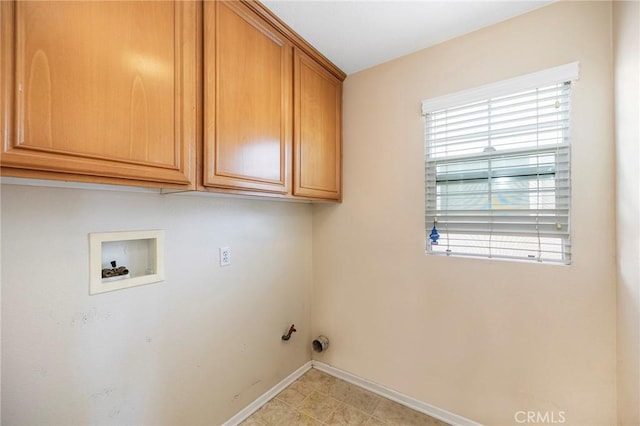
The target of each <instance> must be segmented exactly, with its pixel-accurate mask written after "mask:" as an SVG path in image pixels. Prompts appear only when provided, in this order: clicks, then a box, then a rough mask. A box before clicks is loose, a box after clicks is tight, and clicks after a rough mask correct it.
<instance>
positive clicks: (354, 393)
mask: <svg viewBox="0 0 640 426" xmlns="http://www.w3.org/2000/svg"><path fill="white" fill-rule="evenodd" d="M381 399H382V398H380V397H379V396H377V395H375V394H374V393H371V392H369V391H367V390H364V389H362V388H359V387H357V386H352V388H351V389H350V391H349V393H348V394H347V396H346V397H345V398H344V399H343V401H344V402H345V403H347V404H349V405H352V406H354V407H356V408H357V409H359V410H361V411H364V412H365V413H368V414H372V413H373V411H374V410H375V409H376V407H377V406H378V403H380V400H381Z"/></svg>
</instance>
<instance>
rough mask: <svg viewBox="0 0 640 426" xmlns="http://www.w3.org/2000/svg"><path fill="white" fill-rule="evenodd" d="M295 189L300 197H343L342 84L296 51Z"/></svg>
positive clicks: (336, 198)
mask: <svg viewBox="0 0 640 426" xmlns="http://www.w3.org/2000/svg"><path fill="white" fill-rule="evenodd" d="M294 65H295V66H294V94H295V95H294V111H295V117H294V189H293V194H294V195H297V196H304V197H313V198H322V199H328V200H340V199H341V196H342V182H341V179H342V124H341V120H342V81H341V80H340V79H338V78H337V77H336V76H335V75H333V74H332V73H330V72H328V71H327V70H326V69H325V68H324V67H322V66H320V64H318V63H317V62H316V61H315V60H314V59H312V58H311V57H309V56H308V55H306V54H305V53H304V52H302V51H300V50H298V49H296V51H295V59H294Z"/></svg>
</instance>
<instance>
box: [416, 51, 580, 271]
mask: <svg viewBox="0 0 640 426" xmlns="http://www.w3.org/2000/svg"><path fill="white" fill-rule="evenodd" d="M578 78H579V63H578V62H573V63H569V64H565V65H561V66H558V67H554V68H549V69H546V70H542V71H538V72H535V73H531V74H527V75H524V76H520V77H515V78H512V79H508V80H503V81H499V82H497V83H492V84H488V85H484V86H481V87H477V88H473V89H470V90H465V91H462V92H456V93H452V94H449V95H444V96H439V97H435V98H430V99H426V100H424V101H423V102H422V113H423V117H424V125H425V136H424V143H425V186H426V187H425V205H424V208H425V230H426V252H427V254H429V255H446V256H455V257H467V256H472V257H480V258H492V259H509V260H521V261H525V262H531V261H532V260H536V261H537V262H542V263H551V264H565V265H567V264H570V263H571V250H570V248H571V242H570V241H571V230H570V227H569V221H570V215H571V206H570V204H571V202H570V188H571V183H570V162H571V148H570V145H571V144H570V143H569V141H568V138H566V144H565V143H554V144H550V145H548V146H544V147H541V146H538V145H536V148H530V149H523V148H519V149H515V150H513V153H514V154H516V155H520V156H521V158H524V159H527V157H526V154H527V152H530V153H531V154H530V155H532V156H536V155H541V154H540V153H543V152H551V153H553V152H555V157H554V158H555V160H554V161H555V162H556V163H558V161H560V160H559V159H562V161H566V170H565V169H560V168H559V167H558V166H557V164H555V166H554V167H551V166H549V168H547V170H551V169H552V168H553V170H552V172H551V173H553V176H554V182H555V181H556V179H559V178H557V177H556V174H557V173H563V174H562V176H565V175H564V173H565V172H566V177H567V183H566V185H567V190H568V193H567V195H566V197H567V206H566V209H565V210H566V227H567V229H566V232H565V234H566V235H567V237H566V239H562V242H561V244H560V246H561V247H562V256H561V259H553V258H542V257H541V255H540V254H541V253H542V251H541V249H539V250H538V256H536V257H535V258H532V257H531V255H526V253H525V254H524V255H522V256H511V255H500V254H497V255H492V250H493V249H492V248H491V247H493V246H492V245H491V242H489V248H487V250H488V252H489V254H488V255H487V254H466V253H451V252H443V251H441V250H440V251H434V250H432V246H431V239H430V238H429V234H430V232H431V231H432V227H436V226H437V223H436V220H437V217H438V216H437V215H436V213H437V211H438V210H437V208H435V210H434V208H433V207H431V210H429V208H430V205H429V203H430V202H431V203H433V202H434V200H437V199H438V195H433V196H432V198H430V197H429V196H430V193H428V192H427V191H437V188H438V186H437V177H436V176H435V174H436V173H437V172H436V170H435V169H433V170H429V168H430V167H431V168H433V164H434V163H435V164H436V165H437V164H438V163H440V164H447V163H449V164H453V163H454V162H455V161H456V159H461V161H462V162H464V161H469V164H471V162H473V161H476V160H477V161H487V164H489V162H491V161H493V160H495V159H498V158H502V159H503V160H504V161H505V164H506V162H508V158H509V154H510V152H509V150H506V151H500V152H496V151H495V149H494V150H489V151H483V152H481V153H472V154H465V155H461V156H458V158H456V157H455V156H454V157H453V159H452V157H449V158H447V157H446V156H439V159H438V158H436V159H433V158H430V148H431V147H430V145H429V143H430V141H429V132H430V127H429V120H430V114H432V113H437V112H442V111H444V110H448V109H451V108H456V107H460V108H462V107H465V106H468V105H471V104H474V103H480V102H488V103H489V102H490V101H491V100H493V99H495V98H500V97H505V96H510V95H514V94H518V93H521V92H526V91H534V90H535V91H537V90H539V89H541V88H545V87H547V86H553V85H561V84H563V83H565V82H569V83H572V82H574V81H577V80H578ZM560 87H561V88H562V90H564V87H562V86H560ZM554 90H561V89H560V88H558V89H554ZM536 93H537V92H536ZM569 96H570V94H569V95H568V97H569ZM536 114H539V112H538V111H536ZM566 114H567V120H568V123H569V124H568V125H567V130H566V131H567V132H568V131H569V129H570V122H571V117H570V109H569V108H568V105H567V109H566ZM488 117H489V116H488ZM536 117H538V115H536ZM487 119H488V120H490V119H489V118H487ZM489 135H492V133H491V131H490V130H489ZM490 137H491V136H489V138H490ZM560 139H563V138H560ZM563 140H565V139H563ZM488 146H489V147H490V146H491V144H489V145H488ZM485 149H486V148H485ZM560 151H562V153H560ZM430 163H431V164H430ZM436 167H437V166H436ZM512 168H513V169H515V166H514V167H512ZM525 168H526V167H525ZM505 170H507V171H505V172H504V173H506V175H504V176H497V177H492V175H491V173H492V170H491V168H490V167H489V166H487V169H486V171H484V173H485V175H486V176H487V177H486V178H485V179H484V182H486V184H487V185H491V184H493V183H494V182H492V179H496V178H500V177H505V178H508V177H511V178H514V176H513V175H511V176H509V173H508V166H507V167H506V169H505ZM429 173H432V174H434V176H433V177H432V179H431V183H429V179H430V178H429ZM447 173H449V172H447ZM476 173H477V174H478V175H477V176H480V174H482V173H483V170H481V169H477V170H476ZM541 175H542V174H541V173H540V169H539V168H538V172H537V175H535V176H534V178H535V179H537V180H536V182H540V181H541ZM468 179H469V178H467V181H468ZM477 179H478V181H477V183H479V184H482V183H483V179H482V177H479V178H477ZM526 179H527V176H524V179H523V181H526ZM460 182H461V184H462V185H464V180H463V179H460ZM429 185H432V186H433V185H435V186H434V187H431V188H430V187H429ZM447 185H448V182H447ZM538 185H539V183H538ZM556 185H557V184H555V183H554V189H553V191H554V192H551V191H546V190H545V191H542V192H549V193H550V194H553V195H554V197H557V195H556V194H558V193H559V192H558V191H561V190H563V189H564V187H560V188H558V187H557V186H556ZM487 188H488V187H487ZM447 190H448V186H447ZM480 192H481V191H480ZM487 193H489V194H491V192H490V191H489V190H487ZM540 193H541V190H540V188H539V186H538V189H537V192H536V194H538V195H537V197H540V195H539V194H540ZM488 202H489V203H491V200H490V199H488ZM554 208H555V207H554ZM536 210H537V211H538V213H536V215H540V211H541V210H540V207H539V206H538V208H537V209H531V208H529V209H526V208H525V209H522V211H523V212H525V213H526V212H532V211H536ZM550 210H553V208H552V209H550ZM556 210H557V209H556ZM430 211H431V212H436V213H434V214H432V215H429V212H430ZM464 211H465V210H462V212H464ZM470 211H473V209H470ZM487 211H488V212H490V213H489V216H491V218H492V219H491V220H492V221H493V216H494V212H495V211H498V210H497V209H488V210H487ZM496 216H498V217H506V216H500V215H496ZM528 216H529V219H528V220H529V222H528V225H531V219H530V217H531V214H529V215H528ZM537 217H538V216H536V223H535V229H536V231H535V232H534V233H531V231H530V230H529V231H526V232H524V231H522V232H520V234H517V233H514V235H520V236H521V238H523V239H524V238H527V237H528V236H533V235H537V238H538V245H539V246H540V244H541V243H540V242H541V235H545V237H542V238H546V236H548V235H549V234H550V233H549V232H546V233H545V232H544V231H540V228H539V227H538V223H537V220H538V219H537ZM430 218H431V220H432V221H431V222H430ZM449 220H450V219H449ZM478 223H479V228H482V227H483V226H484V227H485V228H484V230H482V229H478V230H473V231H472V232H470V233H469V234H470V235H483V234H488V235H495V236H496V238H497V237H498V236H500V235H501V236H502V237H503V238H504V235H505V234H504V232H505V231H504V229H509V225H508V224H507V226H506V228H500V230H498V231H496V232H495V233H494V231H493V226H492V225H491V223H490V222H489V221H485V222H482V223H480V221H479V222H478ZM556 226H559V224H557V223H556ZM547 229H549V228H547ZM438 231H440V229H438ZM444 231H445V232H446V229H444ZM452 232H456V231H452ZM457 232H458V234H457V235H463V234H462V233H460V231H459V230H457ZM523 234H527V235H523ZM551 234H553V233H552V232H551ZM554 238H557V237H554ZM490 240H491V236H490V237H489V241H490ZM469 244H470V245H471V243H469ZM504 244H507V243H504ZM522 244H524V243H522ZM517 250H518V249H517V248H516V249H512V251H517ZM529 251H530V250H529ZM565 253H566V254H567V256H568V257H565Z"/></svg>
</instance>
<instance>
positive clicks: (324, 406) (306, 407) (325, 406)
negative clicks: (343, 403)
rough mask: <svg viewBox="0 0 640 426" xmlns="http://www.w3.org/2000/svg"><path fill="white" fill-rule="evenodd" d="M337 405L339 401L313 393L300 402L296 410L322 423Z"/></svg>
mask: <svg viewBox="0 0 640 426" xmlns="http://www.w3.org/2000/svg"><path fill="white" fill-rule="evenodd" d="M339 404H340V401H338V400H337V399H334V398H332V397H330V396H329V395H326V394H323V393H320V392H318V391H315V392H314V393H312V394H311V395H309V396H308V397H306V398H305V400H304V401H302V404H300V407H298V410H299V411H300V412H301V413H303V414H306V415H308V416H311V417H313V418H314V419H317V420H320V421H322V422H324V421H325V420H327V419H328V418H329V416H330V415H331V414H332V413H333V411H334V410H335V409H336V408H337V407H338V405H339ZM283 424H284V423H283Z"/></svg>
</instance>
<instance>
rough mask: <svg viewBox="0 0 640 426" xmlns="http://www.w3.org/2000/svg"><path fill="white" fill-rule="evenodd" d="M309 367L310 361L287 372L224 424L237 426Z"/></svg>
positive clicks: (225, 425)
mask: <svg viewBox="0 0 640 426" xmlns="http://www.w3.org/2000/svg"><path fill="white" fill-rule="evenodd" d="M310 369H311V361H309V362H307V363H306V364H304V365H303V366H302V367H300V368H298V369H297V370H296V371H294V372H293V373H291V374H289V375H288V376H287V377H285V378H284V379H283V380H282V381H281V382H280V383H278V384H277V385H275V386H274V387H272V388H271V389H269V390H268V391H266V392H265V393H263V394H262V395H261V396H260V397H259V398H258V399H256V400H255V401H253V402H252V403H251V404H249V405H247V406H246V407H245V408H243V409H242V410H241V411H240V412H239V413H238V414H236V415H235V416H233V417H231V418H230V419H229V420H227V421H226V422H224V426H237V425H239V424H240V423H242V422H243V421H244V420H245V419H246V418H247V417H249V416H250V415H252V414H253V413H255V412H256V411H258V409H260V407H262V406H263V405H264V404H266V403H267V402H269V401H270V400H271V399H272V398H273V397H275V396H276V395H277V394H279V393H280V392H282V391H283V390H284V389H285V388H286V387H287V386H289V385H290V384H291V383H293V382H295V381H296V380H298V378H299V377H300V376H302V375H303V374H304V373H306V372H307V371H309V370H310Z"/></svg>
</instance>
